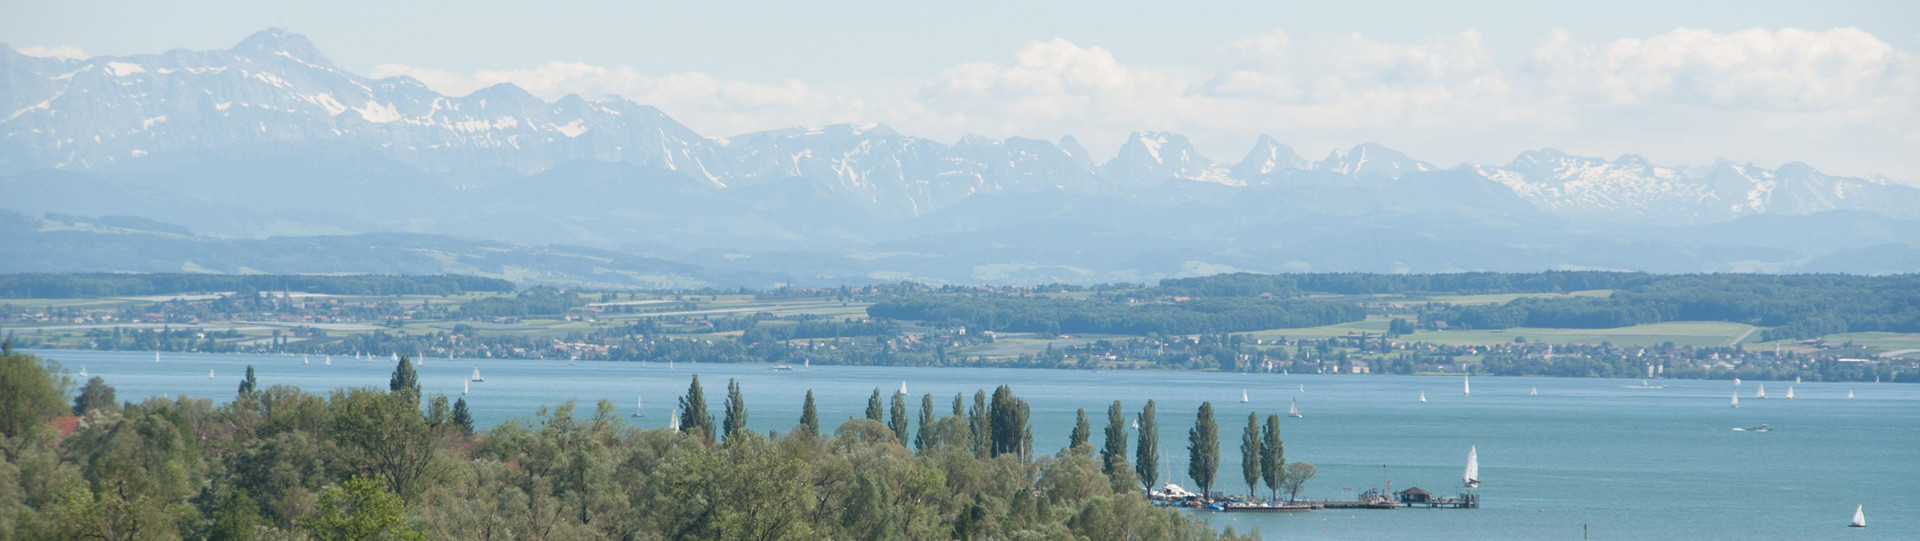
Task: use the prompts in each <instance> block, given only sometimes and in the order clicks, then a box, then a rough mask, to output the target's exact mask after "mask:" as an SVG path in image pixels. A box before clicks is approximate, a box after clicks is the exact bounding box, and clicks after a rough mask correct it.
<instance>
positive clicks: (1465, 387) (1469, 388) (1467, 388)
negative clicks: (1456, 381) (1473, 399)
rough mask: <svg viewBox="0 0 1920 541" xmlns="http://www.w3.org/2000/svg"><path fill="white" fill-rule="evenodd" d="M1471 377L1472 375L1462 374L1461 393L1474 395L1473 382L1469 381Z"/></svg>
mask: <svg viewBox="0 0 1920 541" xmlns="http://www.w3.org/2000/svg"><path fill="white" fill-rule="evenodd" d="M1469 378H1470V376H1460V394H1462V395H1467V396H1472V395H1473V382H1472V381H1469Z"/></svg>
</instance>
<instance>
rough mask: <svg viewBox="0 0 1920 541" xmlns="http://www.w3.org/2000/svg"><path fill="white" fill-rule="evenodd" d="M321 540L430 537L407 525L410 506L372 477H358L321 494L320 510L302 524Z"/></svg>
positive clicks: (404, 540) (405, 540)
mask: <svg viewBox="0 0 1920 541" xmlns="http://www.w3.org/2000/svg"><path fill="white" fill-rule="evenodd" d="M302 526H304V527H305V529H306V530H307V534H308V535H312V536H313V538H314V539H319V540H322V541H363V540H380V541H412V540H416V539H418V540H424V539H426V538H427V537H426V536H424V535H421V534H420V532H418V531H415V530H414V529H413V527H411V526H408V525H407V506H406V504H405V503H402V502H401V500H400V498H399V497H398V496H395V495H393V493H391V492H387V491H386V489H385V488H384V487H382V486H381V485H380V483H379V482H376V481H374V480H372V479H366V478H362V477H355V478H353V479H349V480H347V482H345V483H342V484H341V487H339V488H329V489H327V491H326V492H323V493H321V494H320V509H319V510H317V511H315V512H314V514H313V517H312V518H309V519H307V521H306V522H305V523H304V524H302Z"/></svg>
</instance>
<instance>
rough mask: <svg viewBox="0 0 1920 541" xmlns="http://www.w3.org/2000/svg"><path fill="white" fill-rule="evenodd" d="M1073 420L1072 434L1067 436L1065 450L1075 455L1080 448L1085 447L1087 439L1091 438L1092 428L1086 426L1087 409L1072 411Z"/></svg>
mask: <svg viewBox="0 0 1920 541" xmlns="http://www.w3.org/2000/svg"><path fill="white" fill-rule="evenodd" d="M1073 418H1074V420H1073V433H1072V434H1068V435H1067V449H1068V450H1070V451H1073V452H1076V453H1077V452H1080V447H1081V446H1083V445H1087V439H1088V438H1091V437H1093V427H1092V426H1091V425H1088V424H1087V408H1080V409H1078V410H1074V412H1073Z"/></svg>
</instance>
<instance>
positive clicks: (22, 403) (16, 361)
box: [0, 353, 68, 461]
mask: <svg viewBox="0 0 1920 541" xmlns="http://www.w3.org/2000/svg"><path fill="white" fill-rule="evenodd" d="M55 367H56V365H54V364H53V362H52V361H46V362H42V361H41V360H40V359H39V358H37V357H34V356H32V355H27V354H24V353H7V354H5V355H0V436H5V439H0V442H4V443H6V444H7V449H6V452H7V456H6V458H7V460H8V461H12V460H13V459H14V457H15V456H16V455H18V454H19V452H20V449H21V448H22V446H24V445H26V443H27V440H29V439H30V438H28V437H26V436H29V435H31V434H34V433H37V432H40V431H42V430H46V429H47V428H49V427H51V426H52V424H51V423H49V422H48V419H51V418H52V417H53V416H55V415H60V414H61V413H63V412H65V411H67V404H66V399H65V398H64V397H63V396H62V395H64V394H65V391H66V387H67V385H68V384H67V382H66V378H65V377H62V376H60V375H59V371H58V370H57V369H56V368H55Z"/></svg>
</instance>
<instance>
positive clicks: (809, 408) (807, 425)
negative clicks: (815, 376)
mask: <svg viewBox="0 0 1920 541" xmlns="http://www.w3.org/2000/svg"><path fill="white" fill-rule="evenodd" d="M799 429H800V434H801V435H804V436H806V437H808V438H813V437H816V436H819V435H820V414H819V413H818V412H816V411H814V409H813V389H807V402H806V403H805V404H802V405H801V406H800V427H799Z"/></svg>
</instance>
